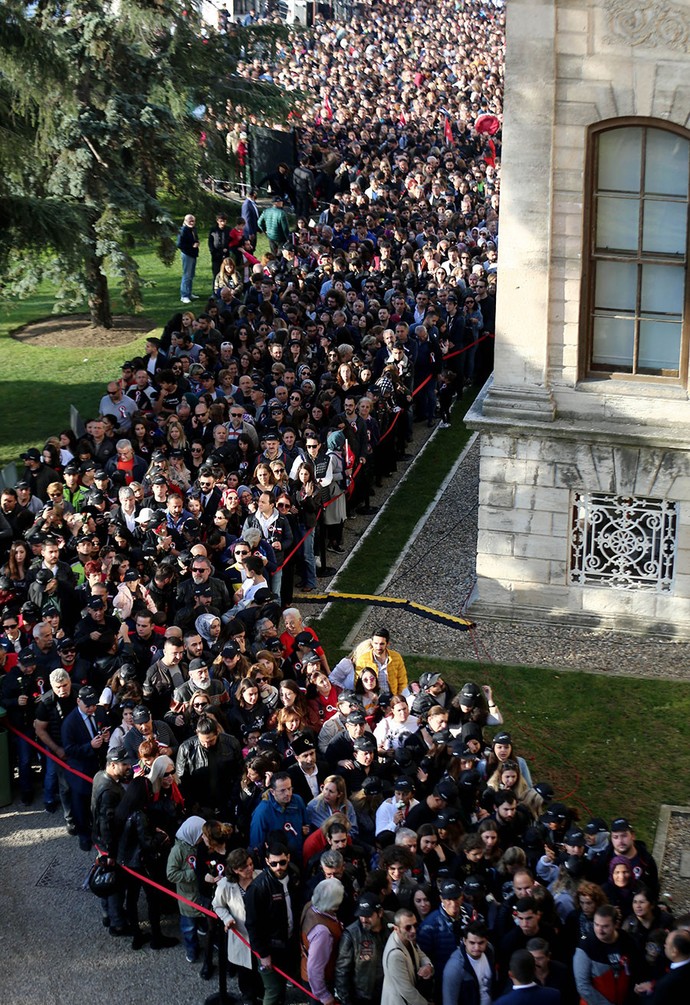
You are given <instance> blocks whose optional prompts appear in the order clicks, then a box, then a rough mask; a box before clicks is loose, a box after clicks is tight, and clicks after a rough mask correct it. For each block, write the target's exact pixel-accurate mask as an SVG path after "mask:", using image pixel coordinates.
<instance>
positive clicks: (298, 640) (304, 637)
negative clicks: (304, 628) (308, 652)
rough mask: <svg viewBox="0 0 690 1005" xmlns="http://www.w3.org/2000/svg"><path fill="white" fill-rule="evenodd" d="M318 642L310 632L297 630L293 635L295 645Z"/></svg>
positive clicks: (307, 644)
mask: <svg viewBox="0 0 690 1005" xmlns="http://www.w3.org/2000/svg"><path fill="white" fill-rule="evenodd" d="M315 644H318V639H315V638H314V636H313V635H312V634H311V632H298V633H297V635H295V645H297V646H309V647H311V646H313V645H315Z"/></svg>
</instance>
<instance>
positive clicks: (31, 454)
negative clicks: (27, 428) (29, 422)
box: [19, 447, 41, 461]
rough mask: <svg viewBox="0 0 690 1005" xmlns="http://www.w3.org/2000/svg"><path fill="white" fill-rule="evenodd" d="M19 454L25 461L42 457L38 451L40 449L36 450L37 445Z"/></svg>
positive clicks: (38, 459) (37, 459)
mask: <svg viewBox="0 0 690 1005" xmlns="http://www.w3.org/2000/svg"><path fill="white" fill-rule="evenodd" d="M19 456H20V457H21V459H22V460H23V461H40V459H41V455H40V453H39V452H38V450H36V447H30V449H29V450H26V451H25V452H24V453H23V454H20V455H19Z"/></svg>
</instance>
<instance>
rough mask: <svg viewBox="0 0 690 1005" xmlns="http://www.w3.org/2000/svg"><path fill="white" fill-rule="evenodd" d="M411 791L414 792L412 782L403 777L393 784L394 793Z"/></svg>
mask: <svg viewBox="0 0 690 1005" xmlns="http://www.w3.org/2000/svg"><path fill="white" fill-rule="evenodd" d="M411 790H412V782H411V781H410V779H409V778H405V777H404V776H401V777H400V778H396V779H395V782H394V783H393V791H394V792H410V791H411Z"/></svg>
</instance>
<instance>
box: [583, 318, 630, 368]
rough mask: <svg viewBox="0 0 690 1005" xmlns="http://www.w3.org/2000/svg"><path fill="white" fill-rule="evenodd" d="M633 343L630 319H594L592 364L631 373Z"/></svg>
mask: <svg viewBox="0 0 690 1005" xmlns="http://www.w3.org/2000/svg"><path fill="white" fill-rule="evenodd" d="M634 342H635V325H634V322H633V319H632V318H594V344H593V347H592V362H593V363H595V364H598V365H599V366H608V367H611V368H612V369H614V370H627V371H632V359H633V348H634Z"/></svg>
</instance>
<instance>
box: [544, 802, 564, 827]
mask: <svg viewBox="0 0 690 1005" xmlns="http://www.w3.org/2000/svg"><path fill="white" fill-rule="evenodd" d="M567 815H568V809H567V807H566V805H565V803H551V804H550V805H549V807H548V809H547V810H546V811H545V812H544V813H543V814H542V817H541V820H542V823H545V824H562V823H563V821H564V820H565V819H566V817H567Z"/></svg>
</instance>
